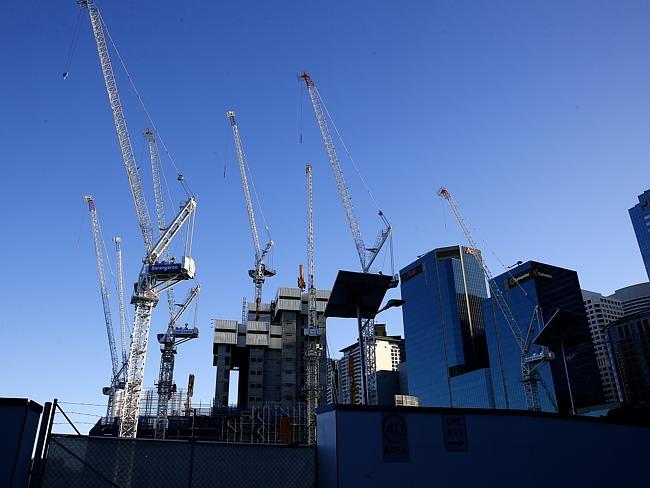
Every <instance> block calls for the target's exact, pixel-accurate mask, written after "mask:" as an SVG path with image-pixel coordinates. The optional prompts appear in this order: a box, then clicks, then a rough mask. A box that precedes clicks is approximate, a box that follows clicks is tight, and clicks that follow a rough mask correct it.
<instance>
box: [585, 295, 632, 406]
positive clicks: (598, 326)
mask: <svg viewBox="0 0 650 488" xmlns="http://www.w3.org/2000/svg"><path fill="white" fill-rule="evenodd" d="M582 298H583V300H584V304H585V311H586V312H587V319H588V320H589V330H590V332H591V340H592V342H593V345H594V351H595V353H596V362H597V363H598V370H599V371H600V380H601V382H602V384H603V391H604V393H605V400H606V401H608V402H616V401H618V393H617V389H616V381H615V378H614V371H613V369H612V364H611V361H610V356H609V353H608V350H607V341H606V337H607V332H606V328H607V326H608V325H609V324H611V323H612V322H614V321H615V320H618V319H620V318H621V317H623V305H622V304H621V302H620V301H619V300H616V299H615V298H607V297H604V296H603V295H601V294H600V293H596V292H593V291H587V290H582Z"/></svg>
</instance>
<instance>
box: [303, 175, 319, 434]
mask: <svg viewBox="0 0 650 488" xmlns="http://www.w3.org/2000/svg"><path fill="white" fill-rule="evenodd" d="M305 172H306V174H307V254H308V266H307V268H308V269H307V287H308V288H307V296H308V299H307V329H306V330H305V331H304V333H305V335H306V336H307V340H306V345H305V359H306V362H307V367H306V368H305V393H306V397H307V417H308V423H307V428H308V431H307V437H308V442H309V444H315V443H316V408H318V403H319V401H320V397H321V382H320V360H321V355H322V351H323V345H322V344H321V340H320V337H321V336H322V331H321V329H320V327H319V326H318V311H317V308H316V286H315V284H314V220H313V198H312V193H313V192H312V189H313V185H312V172H311V166H310V165H309V164H308V165H307V167H306V168H305Z"/></svg>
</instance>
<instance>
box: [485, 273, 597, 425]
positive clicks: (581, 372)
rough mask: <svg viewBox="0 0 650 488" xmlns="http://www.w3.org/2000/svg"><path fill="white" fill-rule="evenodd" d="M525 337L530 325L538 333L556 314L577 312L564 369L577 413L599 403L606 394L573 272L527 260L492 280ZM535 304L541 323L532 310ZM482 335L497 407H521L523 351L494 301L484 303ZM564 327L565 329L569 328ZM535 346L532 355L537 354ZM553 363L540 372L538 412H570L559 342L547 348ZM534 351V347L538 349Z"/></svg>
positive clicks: (523, 401)
mask: <svg viewBox="0 0 650 488" xmlns="http://www.w3.org/2000/svg"><path fill="white" fill-rule="evenodd" d="M494 283H495V284H496V286H498V287H499V289H500V290H501V293H502V294H503V296H504V298H505V300H506V301H507V302H508V306H509V308H510V309H511V311H512V313H513V315H514V317H515V320H516V322H517V324H518V325H519V327H520V329H521V331H522V334H523V335H524V336H525V335H526V332H527V329H528V326H529V324H530V323H531V321H535V322H534V324H535V325H534V334H535V335H536V334H537V333H538V332H539V331H540V330H541V327H542V324H546V323H547V322H548V321H549V320H550V318H551V317H552V316H553V314H554V313H555V312H556V311H557V310H558V309H561V310H564V311H567V312H571V313H572V314H575V317H574V318H573V319H572V320H573V322H572V323H571V324H570V327H571V328H572V331H573V332H572V336H571V338H570V339H567V340H566V341H565V354H566V357H567V369H568V371H569V378H570V381H571V392H572V394H573V399H574V405H575V407H576V409H579V408H581V407H587V406H592V405H597V404H599V403H602V402H603V401H604V394H603V389H602V384H601V382H600V376H599V373H598V367H597V363H596V357H595V353H594V349H593V346H592V343H591V336H590V332H589V326H588V322H587V317H586V313H585V309H584V303H583V301H582V294H581V291H580V283H579V281H578V275H577V273H576V272H575V271H571V270H568V269H564V268H559V267H556V266H551V265H548V264H543V263H538V262H534V261H529V262H527V263H524V264H522V265H520V266H518V267H516V268H514V269H513V270H511V271H510V272H508V273H504V274H502V275H500V276H497V277H495V278H494ZM536 306H539V310H540V312H541V313H540V316H539V320H535V317H534V310H535V307H536ZM484 314H485V331H486V338H487V344H488V350H489V356H490V369H491V371H492V383H493V391H494V400H495V405H496V407H497V408H515V409H525V408H526V407H527V405H526V398H525V395H524V388H523V385H522V383H521V353H520V350H519V347H518V346H517V343H516V342H515V340H514V336H513V334H512V332H511V331H510V329H509V326H508V324H507V322H506V321H505V318H504V317H503V314H502V313H501V311H500V310H499V309H498V306H497V304H496V302H495V301H494V300H490V301H487V302H486V304H485V311H484ZM567 326H568V325H567ZM535 347H536V346H533V349H532V351H531V352H535V351H536V349H535ZM550 348H551V350H552V352H553V353H554V354H555V356H556V359H554V360H552V361H550V362H549V363H546V364H544V365H543V366H541V367H540V369H539V370H538V371H539V373H540V376H541V377H542V380H543V382H544V385H545V386H546V388H544V387H541V386H540V400H541V404H542V410H544V411H555V405H557V408H558V411H560V412H570V411H571V401H570V398H569V389H568V383H567V379H566V377H567V376H566V372H565V370H564V362H563V357H562V352H561V349H560V345H559V344H553V345H551V346H550ZM537 350H538V349H537Z"/></svg>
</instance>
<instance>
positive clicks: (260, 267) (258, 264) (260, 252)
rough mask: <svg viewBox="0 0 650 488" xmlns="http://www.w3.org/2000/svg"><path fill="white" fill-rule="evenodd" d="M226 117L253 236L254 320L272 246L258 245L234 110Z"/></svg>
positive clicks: (273, 273) (267, 270)
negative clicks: (233, 143) (230, 130)
mask: <svg viewBox="0 0 650 488" xmlns="http://www.w3.org/2000/svg"><path fill="white" fill-rule="evenodd" d="M226 117H228V120H229V121H230V126H231V128H232V135H233V139H234V141H235V150H236V152H237V161H238V163H239V173H240V175H241V182H242V187H243V189H244V200H246V210H247V212H248V222H249V224H250V228H251V234H252V236H253V246H254V248H255V268H254V269H251V270H249V271H248V275H249V276H250V277H251V278H252V279H253V283H254V285H255V320H258V319H259V310H260V303H261V302H262V286H263V285H264V281H265V279H266V278H267V277H268V276H273V275H275V271H273V270H271V269H269V268H267V267H266V264H265V263H264V259H265V258H266V256H267V254H268V253H269V251H270V250H271V247H272V246H273V241H272V240H271V239H269V240H268V242H267V243H266V245H265V246H264V249H262V248H261V246H260V238H259V235H258V233H257V223H256V222H255V211H254V209H253V202H252V200H251V193H250V189H249V187H248V176H247V175H246V169H247V167H248V165H247V164H246V156H245V154H244V147H243V145H242V142H241V137H240V135H239V127H238V126H237V121H236V120H235V112H233V111H232V110H229V111H228V112H226ZM267 231H268V229H267Z"/></svg>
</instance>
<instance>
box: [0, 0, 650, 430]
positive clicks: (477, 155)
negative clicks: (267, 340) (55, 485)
mask: <svg viewBox="0 0 650 488" xmlns="http://www.w3.org/2000/svg"><path fill="white" fill-rule="evenodd" d="M97 3H98V5H99V7H100V8H101V9H102V11H103V14H104V18H105V20H106V23H107V24H108V26H109V28H110V30H111V33H112V35H113V37H114V38H115V41H116V42H117V44H118V47H119V49H120V51H121V53H122V55H123V57H124V59H125V61H126V63H127V65H128V67H129V70H130V71H131V73H132V75H133V77H134V79H135V82H136V84H137V85H138V87H139V89H140V91H141V92H142V95H143V97H144V99H145V101H146V103H147V105H148V106H149V108H150V110H151V112H152V115H153V117H154V120H155V121H156V124H157V126H158V128H159V130H160V132H161V133H162V135H163V137H164V138H165V140H166V142H167V144H168V146H169V147H170V149H171V151H172V152H173V154H174V156H175V158H176V159H177V161H178V163H179V165H180V166H181V168H182V171H183V173H184V175H185V176H186V178H187V181H188V182H189V184H190V186H191V188H192V190H193V191H194V192H195V193H196V195H197V197H198V201H199V207H198V213H197V222H196V234H195V235H196V237H195V245H194V257H195V259H196V261H197V266H198V276H199V280H200V282H201V285H202V288H203V293H202V296H201V302H200V303H201V306H200V321H199V324H198V326H199V328H200V329H201V338H200V339H198V340H197V341H194V342H193V343H188V344H185V345H183V346H181V347H180V352H179V354H178V357H177V362H176V366H177V367H176V381H177V383H178V385H179V387H183V386H184V385H185V383H186V381H187V375H188V373H189V372H194V373H195V374H196V376H197V378H196V395H195V400H197V401H198V400H202V401H204V402H209V401H210V400H211V398H212V395H213V389H214V373H215V371H214V368H213V367H212V357H211V348H212V331H211V319H213V318H232V319H237V318H238V317H240V313H241V299H242V297H243V296H244V295H248V296H249V297H250V296H251V295H252V292H253V287H252V284H251V283H250V280H249V278H248V276H247V270H248V269H249V267H250V266H251V265H252V262H253V257H252V243H251V238H250V234H249V231H248V222H247V219H246V213H245V208H244V202H243V196H242V191H241V186H240V181H239V175H238V173H237V166H236V159H235V153H234V149H233V143H232V138H231V133H230V128H229V125H228V121H227V119H226V117H225V112H226V111H227V110H230V109H233V110H235V111H236V112H237V116H238V121H239V125H240V129H241V133H242V137H243V139H244V145H245V148H246V152H247V155H248V160H249V164H250V167H251V171H252V173H253V176H254V179H255V182H256V186H257V189H258V192H259V194H260V199H261V201H262V205H263V208H264V213H265V216H266V220H267V221H268V223H269V225H270V228H271V232H272V235H273V238H274V240H275V241H276V247H275V251H274V255H273V263H272V264H273V265H274V266H275V267H276V268H277V271H278V274H277V276H276V277H275V278H272V279H270V280H268V281H267V286H266V290H265V298H266V299H267V300H269V299H271V298H272V295H273V294H274V292H275V288H276V287H277V286H295V282H296V275H297V269H298V264H300V263H305V262H306V209H305V176H304V165H305V163H306V162H311V163H312V164H313V166H314V184H315V188H314V193H315V202H314V206H315V210H314V211H315V226H316V266H317V277H316V281H317V286H318V287H321V288H329V287H331V285H332V284H333V281H334V278H335V276H336V271H337V270H338V269H340V268H343V269H358V260H357V257H356V253H355V249H354V246H353V242H352V239H351V237H350V233H349V230H348V227H347V223H346V221H345V217H344V214H343V211H342V209H341V205H340V202H339V199H338V195H337V192H336V187H335V184H334V179H333V177H332V174H331V171H330V169H329V167H328V164H327V159H326V155H325V151H324V149H323V147H322V143H321V141H320V135H319V133H318V129H317V126H316V123H315V119H314V116H313V112H312V110H311V107H310V105H309V102H308V98H307V95H306V90H305V88H304V85H302V84H301V83H299V82H298V81H297V78H296V74H297V73H298V72H299V71H301V70H303V69H306V70H308V71H310V72H311V74H312V76H313V78H314V80H315V82H316V84H317V86H318V87H319V89H320V92H321V94H322V95H323V98H324V100H325V102H326V104H327V106H328V108H329V110H330V112H331V113H332V116H333V117H334V119H335V121H336V123H337V125H338V127H339V128H340V130H341V132H342V134H343V136H344V138H345V141H346V142H347V144H348V146H349V147H350V150H351V152H352V154H353V156H354V157H355V159H356V161H357V162H358V164H359V167H360V169H361V171H362V173H363V174H364V176H365V178H366V179H367V180H368V183H369V185H370V187H371V188H372V189H373V192H374V194H375V196H376V198H377V200H378V201H379V203H380V205H381V207H382V209H383V211H384V212H385V214H386V216H387V217H388V218H389V219H390V220H391V222H392V224H393V226H394V232H395V258H396V264H397V267H398V268H400V267H402V266H404V265H406V264H408V263H409V262H410V261H411V260H412V259H414V258H415V256H416V255H418V254H420V253H422V252H425V251H428V250H430V249H432V248H434V247H439V246H444V245H451V244H458V243H462V242H463V239H462V236H461V235H460V234H459V232H458V230H457V226H456V223H455V222H454V220H453V219H452V217H451V215H450V213H449V210H448V208H447V207H446V206H445V204H444V202H443V201H442V200H441V199H440V198H438V197H437V196H436V193H435V192H436V190H437V189H438V187H439V186H440V185H446V186H447V187H448V188H449V189H450V190H451V191H452V193H453V194H454V195H455V196H456V198H457V200H458V201H459V202H460V204H461V206H462V209H463V211H464V213H465V216H466V218H467V220H468V222H469V223H470V224H471V226H472V228H473V229H474V230H475V232H476V237H477V238H478V240H479V242H480V243H481V245H482V247H483V249H484V254H486V256H487V257H488V260H489V262H490V265H491V267H492V269H493V271H494V273H495V274H496V273H500V272H501V271H502V268H501V266H500V265H499V263H498V261H497V260H496V259H494V257H493V255H492V252H494V253H496V255H498V256H499V258H500V259H501V260H502V261H503V262H504V263H513V262H515V261H517V260H519V259H522V260H528V259H535V260H539V261H544V262H547V263H550V264H555V265H558V266H564V267H568V268H571V269H575V270H577V271H578V273H579V276H580V280H581V285H582V286H583V288H587V289H591V290H595V291H600V292H603V293H607V294H608V293H611V292H613V291H614V290H615V289H616V288H620V287H623V286H626V285H629V284H632V283H637V282H640V281H644V280H645V279H647V277H646V276H645V273H644V269H643V265H642V262H641V258H640V255H639V251H638V247H637V244H636V241H635V238H634V233H633V230H632V226H631V224H630V221H629V217H628V215H627V209H628V208H629V207H631V206H632V205H634V204H635V202H636V196H637V195H638V194H640V193H641V192H642V191H643V190H645V189H647V188H648V187H649V186H650V179H649V178H648V172H647V168H648V161H649V159H650V138H649V137H648V133H649V130H650V98H649V97H648V87H649V86H650V67H649V63H648V59H649V58H648V52H649V48H650V26H649V20H650V3H648V2H647V1H633V0H624V1H616V2H613V1H609V2H607V1H599V2H595V1H566V0H551V1H549V0H547V1H543V2H542V1H535V2H518V1H491V2H484V1H478V0H477V1H415V2H388V1H378V0H372V1H355V2H309V1H307V2H306V1H302V2H287V1H279V2H257V1H247V0H245V1H239V2H176V1H151V0H140V1H124V2H115V1H113V2H111V1H107V0H104V1H100V0H98V1H97ZM2 10H3V14H2V15H1V16H0V45H2V46H3V47H2V49H1V50H0V66H2V76H1V77H0V87H1V88H2V90H1V95H0V113H2V115H3V117H2V120H1V121H0V143H1V147H2V154H1V156H0V157H1V158H2V161H3V164H2V168H3V180H4V190H3V192H2V195H3V200H4V202H5V211H4V215H3V230H2V239H1V240H0V251H1V255H2V256H3V259H4V261H5V264H6V265H7V267H6V270H7V273H6V274H5V277H4V279H3V280H2V284H1V285H0V287H1V289H0V297H1V298H0V300H1V302H0V304H1V305H2V314H0V328H1V330H2V331H3V334H4V335H3V344H4V351H3V355H2V356H3V360H2V364H3V368H2V370H1V372H0V395H2V396H21V397H29V398H32V399H35V400H37V401H39V402H41V403H42V402H45V401H47V400H50V399H52V398H54V397H58V398H59V399H60V400H63V401H73V402H86V403H104V401H105V397H103V396H102V395H101V392H100V388H101V387H102V386H105V385H106V384H107V383H108V379H109V366H110V365H109V355H108V347H107V342H106V333H105V329H104V325H103V316H102V311H101V302H100V297H99V291H98V286H97V275H96V269H95V260H94V255H93V249H92V242H91V234H90V224H89V220H88V211H87V207H86V205H85V204H84V202H83V200H82V196H83V195H84V194H87V193H90V194H93V195H94V196H95V199H96V203H97V208H98V211H99V215H100V219H101V222H102V226H103V230H104V234H105V236H106V238H107V240H108V239H109V238H110V237H111V236H113V235H120V236H122V238H123V246H124V253H125V274H126V281H127V287H128V289H130V287H131V283H132V282H133V281H134V280H135V278H136V275H137V271H138V270H139V262H140V260H141V258H142V249H143V248H142V242H141V237H140V235H139V231H138V227H137V223H136V217H135V212H134V209H133V203H132V200H131V196H130V192H129V189H128V185H127V179H126V175H125V172H124V168H123V165H122V163H121V158H120V153H119V148H118V145H117V139H116V137H115V130H114V128H113V121H112V117H111V114H110V110H109V106H108V102H107V97H106V92H105V89H104V84H103V80H102V77H101V72H100V68H99V62H98V58H97V52H96V48H95V44H94V40H93V38H92V34H91V32H90V26H89V20H88V17H87V15H86V14H85V12H84V14H83V18H82V20H81V24H80V25H81V30H80V34H79V39H78V43H77V46H76V49H75V51H74V55H73V56H72V60H71V62H70V63H69V64H68V63H67V59H68V58H69V56H70V45H71V42H72V40H73V38H74V31H75V26H76V25H77V18H78V15H79V14H78V8H77V6H76V5H75V2H74V1H73V0H65V1H64V0H56V1H54V0H50V1H36V2H6V3H5V5H4V6H3V9H2ZM114 64H115V65H116V73H117V77H118V83H119V86H120V88H121V92H122V97H123V101H124V105H125V111H126V116H127V121H128V124H129V128H130V130H131V134H132V138H133V143H134V149H135V151H136V156H137V157H138V160H139V164H140V167H141V170H142V174H143V179H144V181H145V185H147V191H148V194H149V196H151V195H152V192H151V191H150V171H149V166H148V159H147V154H146V143H145V141H144V139H143V137H142V136H141V131H142V130H143V129H144V128H146V127H147V121H146V119H145V118H144V116H143V114H142V112H141V110H140V109H139V107H138V104H137V101H136V99H135V97H134V96H133V94H132V92H131V91H130V89H129V86H128V84H127V80H126V78H125V77H124V73H123V71H122V70H121V69H118V68H117V61H116V59H114ZM66 69H67V70H68V71H69V76H68V78H67V79H66V80H63V79H62V72H63V71H65V70H66ZM301 134H302V141H303V143H302V144H300V143H299V141H300V136H301ZM339 152H340V154H341V155H343V151H342V150H340V151H339ZM342 159H344V158H342ZM165 170H166V174H167V175H168V177H169V178H170V184H171V191H172V192H173V198H174V199H176V202H175V203H177V202H178V201H180V198H181V192H180V191H179V189H178V188H177V187H176V184H175V181H174V176H175V175H174V171H173V169H172V168H171V167H170V165H169V164H168V162H166V168H165ZM344 171H345V172H346V176H347V179H348V181H349V184H350V188H351V192H352V196H353V200H354V203H355V207H356V210H357V213H358V216H359V220H360V222H361V227H362V231H363V233H364V236H365V238H366V240H367V241H371V242H372V241H373V240H374V237H375V235H376V233H377V231H378V230H379V228H380V223H379V221H378V219H377V217H376V215H375V214H374V207H373V206H372V203H371V201H370V199H369V198H368V195H367V194H366V193H365V190H364V189H363V187H362V186H361V184H360V182H359V179H358V178H357V176H356V174H355V172H354V170H353V168H352V167H351V166H350V164H349V162H348V161H345V160H344ZM224 174H225V176H224ZM150 201H151V199H150ZM150 207H151V208H152V209H153V205H152V204H150ZM168 214H171V206H169V207H168ZM110 244H111V243H110V241H108V242H107V245H110ZM385 270H386V268H385ZM109 279H110V275H109ZM109 284H111V283H110V282H109ZM111 286H112V285H111ZM184 286H185V288H184V289H179V290H178V291H177V295H178V296H181V297H182V296H183V295H184V294H185V289H186V288H187V285H184ZM161 305H162V304H161ZM129 311H130V310H129ZM114 315H115V317H117V313H116V311H115V313H114ZM385 318H386V321H387V322H388V324H389V332H391V333H401V331H402V322H401V313H400V312H399V311H398V310H393V311H390V312H386V314H385ZM165 319H166V311H165V309H164V306H160V307H159V308H158V309H157V310H156V311H155V314H154V319H153V325H152V334H153V333H155V332H160V331H162V330H163V329H164V326H165ZM329 338H330V346H331V349H332V350H333V351H337V350H338V349H340V348H341V347H343V346H345V345H347V344H349V343H351V342H352V341H353V340H354V338H355V324H354V323H351V322H346V321H333V322H331V323H330V330H329ZM152 339H153V336H152ZM150 344H151V347H150V354H149V360H148V364H147V371H146V379H145V383H146V386H149V387H152V386H153V381H154V378H156V377H157V373H158V366H159V361H160V355H159V353H158V351H157V347H156V346H157V345H156V343H155V342H154V341H153V340H152V341H151V343H150ZM75 408H78V409H83V408H84V407H82V406H79V407H75ZM85 408H86V410H77V411H82V412H86V413H96V414H98V415H99V414H101V411H102V409H101V408H95V409H93V407H90V406H88V407H85ZM75 419H76V420H77V421H88V420H89V419H90V420H92V417H84V416H77V417H75Z"/></svg>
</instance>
